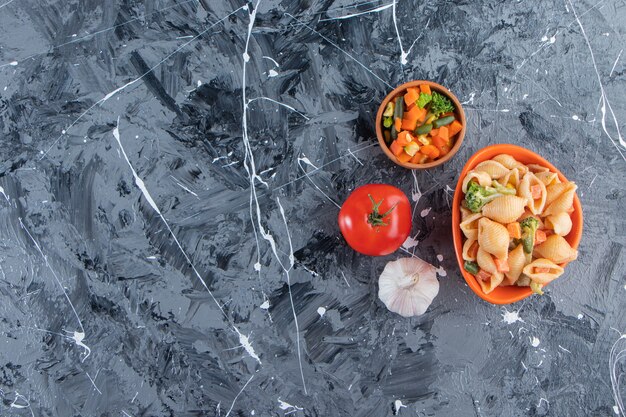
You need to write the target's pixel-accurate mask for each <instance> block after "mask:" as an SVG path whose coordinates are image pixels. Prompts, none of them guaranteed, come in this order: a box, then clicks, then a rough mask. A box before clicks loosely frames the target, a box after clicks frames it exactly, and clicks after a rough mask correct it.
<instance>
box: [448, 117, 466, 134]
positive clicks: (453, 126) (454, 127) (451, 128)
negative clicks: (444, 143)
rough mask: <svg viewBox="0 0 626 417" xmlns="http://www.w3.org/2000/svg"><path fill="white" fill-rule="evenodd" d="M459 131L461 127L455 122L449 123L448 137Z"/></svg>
mask: <svg viewBox="0 0 626 417" xmlns="http://www.w3.org/2000/svg"><path fill="white" fill-rule="evenodd" d="M461 130H463V125H462V124H461V123H459V122H458V121H457V120H455V121H453V122H452V123H450V126H449V127H448V134H449V135H450V137H452V136H454V135H456V134H457V133H459V132H460V131H461Z"/></svg>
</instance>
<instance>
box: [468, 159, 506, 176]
mask: <svg viewBox="0 0 626 417" xmlns="http://www.w3.org/2000/svg"><path fill="white" fill-rule="evenodd" d="M474 171H479V172H486V173H487V174H489V176H490V177H491V178H492V179H494V180H497V179H498V178H502V177H504V176H505V175H506V174H507V173H508V172H509V169H508V168H507V167H505V166H504V165H502V164H501V163H500V162H497V161H491V160H487V161H483V162H481V163H480V164H478V165H476V167H475V168H474Z"/></svg>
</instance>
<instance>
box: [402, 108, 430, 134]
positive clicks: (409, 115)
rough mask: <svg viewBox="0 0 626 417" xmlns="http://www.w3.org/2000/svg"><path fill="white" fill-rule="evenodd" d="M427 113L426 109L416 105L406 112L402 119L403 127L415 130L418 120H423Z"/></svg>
mask: <svg viewBox="0 0 626 417" xmlns="http://www.w3.org/2000/svg"><path fill="white" fill-rule="evenodd" d="M425 115H426V110H424V109H420V108H419V107H417V106H415V107H413V108H412V109H411V110H409V111H407V112H404V118H403V119H402V129H404V130H415V128H416V127H417V122H418V121H420V120H423V118H424V116H425Z"/></svg>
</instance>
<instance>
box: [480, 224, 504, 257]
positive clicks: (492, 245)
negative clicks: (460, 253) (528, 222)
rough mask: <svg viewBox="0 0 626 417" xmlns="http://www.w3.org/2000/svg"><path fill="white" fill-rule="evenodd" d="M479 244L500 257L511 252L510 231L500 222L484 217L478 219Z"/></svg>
mask: <svg viewBox="0 0 626 417" xmlns="http://www.w3.org/2000/svg"><path fill="white" fill-rule="evenodd" d="M478 244H479V245H480V247H481V248H482V249H483V250H485V251H486V252H489V253H490V254H492V255H494V256H495V257H496V258H498V259H506V257H507V256H508V254H509V232H508V231H507V230H506V227H504V226H502V225H501V224H500V223H497V222H494V221H492V220H489V219H488V218H486V217H482V218H481V219H480V220H479V221H478Z"/></svg>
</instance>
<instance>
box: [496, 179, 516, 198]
mask: <svg viewBox="0 0 626 417" xmlns="http://www.w3.org/2000/svg"><path fill="white" fill-rule="evenodd" d="M491 185H492V187H493V188H494V189H495V190H496V191H497V192H499V193H500V194H505V195H507V194H508V195H515V194H517V190H516V189H515V188H512V187H505V186H503V185H502V184H500V183H499V182H498V181H493V182H492V183H491Z"/></svg>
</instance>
